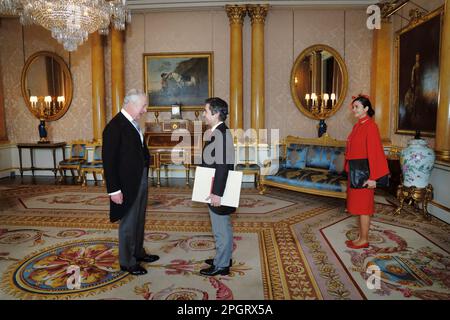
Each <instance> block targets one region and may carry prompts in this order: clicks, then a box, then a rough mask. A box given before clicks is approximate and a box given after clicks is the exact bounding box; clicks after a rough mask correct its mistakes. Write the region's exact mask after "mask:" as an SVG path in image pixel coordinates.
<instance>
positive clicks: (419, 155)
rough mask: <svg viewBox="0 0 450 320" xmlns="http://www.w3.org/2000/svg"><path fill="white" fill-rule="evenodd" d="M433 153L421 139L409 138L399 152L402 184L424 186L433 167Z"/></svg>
mask: <svg viewBox="0 0 450 320" xmlns="http://www.w3.org/2000/svg"><path fill="white" fill-rule="evenodd" d="M434 160H435V154H434V151H433V149H431V148H429V147H428V145H427V142H426V141H425V140H423V139H411V140H410V141H409V142H408V147H407V148H405V149H403V150H402V152H401V154H400V164H401V166H402V172H403V185H404V186H405V187H411V186H415V187H416V188H425V187H426V186H427V185H428V181H429V179H430V174H431V170H432V169H433V165H434Z"/></svg>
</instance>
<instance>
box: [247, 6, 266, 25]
mask: <svg viewBox="0 0 450 320" xmlns="http://www.w3.org/2000/svg"><path fill="white" fill-rule="evenodd" d="M268 11H269V5H267V4H249V5H247V12H248V15H249V16H250V19H251V21H252V24H254V23H262V24H264V22H265V21H266V16H267V12H268Z"/></svg>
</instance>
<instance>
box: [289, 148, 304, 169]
mask: <svg viewBox="0 0 450 320" xmlns="http://www.w3.org/2000/svg"><path fill="white" fill-rule="evenodd" d="M307 152H308V147H307V146H298V147H296V148H294V147H291V146H289V147H287V154H286V165H285V168H287V169H303V168H304V167H305V164H306V154H307Z"/></svg>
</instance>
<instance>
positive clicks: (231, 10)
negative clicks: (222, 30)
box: [225, 4, 247, 25]
mask: <svg viewBox="0 0 450 320" xmlns="http://www.w3.org/2000/svg"><path fill="white" fill-rule="evenodd" d="M225 10H226V11H227V16H228V19H229V20H230V24H241V25H242V24H244V18H245V15H246V14H247V6H246V5H237V4H235V5H226V6H225Z"/></svg>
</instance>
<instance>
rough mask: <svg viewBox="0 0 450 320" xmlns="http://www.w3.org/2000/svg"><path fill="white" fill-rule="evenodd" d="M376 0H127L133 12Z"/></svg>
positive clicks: (317, 5) (356, 3)
mask: <svg viewBox="0 0 450 320" xmlns="http://www.w3.org/2000/svg"><path fill="white" fill-rule="evenodd" d="M376 2H378V1H374V0H272V1H255V0H250V1H222V0H197V1H189V0H166V1H159V0H128V1H127V5H128V8H129V9H130V10H131V11H133V12H142V11H167V10H186V9H190V10H192V9H196V10H211V9H222V8H223V7H224V6H225V5H233V4H269V5H270V6H271V7H272V8H283V7H289V8H297V7H299V8H322V9H326V8H352V7H353V8H362V7H368V6H369V5H371V4H374V3H376Z"/></svg>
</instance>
